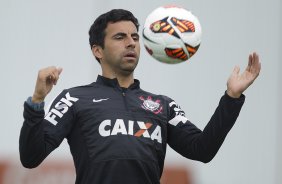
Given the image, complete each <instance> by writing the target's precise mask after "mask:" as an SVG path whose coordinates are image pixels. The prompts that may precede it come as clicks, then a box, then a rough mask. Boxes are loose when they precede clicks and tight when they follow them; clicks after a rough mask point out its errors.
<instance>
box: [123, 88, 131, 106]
mask: <svg viewBox="0 0 282 184" xmlns="http://www.w3.org/2000/svg"><path fill="white" fill-rule="evenodd" d="M126 90H127V89H124V88H122V98H123V103H124V107H125V110H126V111H129V108H128V104H127V99H126Z"/></svg>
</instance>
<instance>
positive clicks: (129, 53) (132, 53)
mask: <svg viewBox="0 0 282 184" xmlns="http://www.w3.org/2000/svg"><path fill="white" fill-rule="evenodd" d="M124 57H127V58H136V57H137V55H136V53H135V52H133V51H130V52H126V53H125V54H124Z"/></svg>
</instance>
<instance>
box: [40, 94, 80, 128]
mask: <svg viewBox="0 0 282 184" xmlns="http://www.w3.org/2000/svg"><path fill="white" fill-rule="evenodd" d="M78 100H79V99H78V98H75V97H71V96H70V93H66V96H65V98H64V97H63V98H62V99H61V100H60V101H59V102H57V103H56V105H55V106H54V108H52V109H51V110H50V111H49V112H48V114H47V115H46V116H45V118H44V119H46V120H47V121H49V122H50V123H52V124H53V125H57V124H58V121H57V120H56V118H62V117H63V116H64V114H65V113H66V112H68V110H69V107H71V106H72V105H73V102H76V101H78Z"/></svg>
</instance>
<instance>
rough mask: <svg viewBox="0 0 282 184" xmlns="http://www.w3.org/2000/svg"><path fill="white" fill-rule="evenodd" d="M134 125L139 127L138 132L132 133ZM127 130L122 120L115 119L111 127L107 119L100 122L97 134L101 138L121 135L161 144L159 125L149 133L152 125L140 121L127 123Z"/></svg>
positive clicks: (110, 122)
mask: <svg viewBox="0 0 282 184" xmlns="http://www.w3.org/2000/svg"><path fill="white" fill-rule="evenodd" d="M134 124H137V125H138V127H139V130H138V131H136V132H135V133H134V130H133V127H134ZM127 125H128V128H126V126H125V122H124V120H123V119H117V120H116V121H115V122H114V124H113V125H112V121H111V120H109V119H106V120H104V121H102V122H101V124H100V125H99V134H100V135H101V136H103V137H108V136H113V135H117V134H122V135H131V136H135V137H141V136H143V137H145V138H150V139H151V140H157V141H158V142H159V143H162V130H161V127H160V126H159V125H157V126H156V127H155V129H154V131H153V132H152V133H151V135H150V133H149V131H148V130H149V129H150V128H153V127H152V125H153V124H152V123H149V122H148V123H145V122H142V121H137V122H134V121H131V120H129V121H127Z"/></svg>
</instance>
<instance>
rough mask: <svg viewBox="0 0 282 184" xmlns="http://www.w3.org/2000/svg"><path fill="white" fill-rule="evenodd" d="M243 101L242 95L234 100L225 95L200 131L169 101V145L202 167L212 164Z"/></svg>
mask: <svg viewBox="0 0 282 184" xmlns="http://www.w3.org/2000/svg"><path fill="white" fill-rule="evenodd" d="M244 101H245V96H244V95H241V97H240V98H238V99H235V98H231V97H229V96H228V95H227V94H226V93H225V94H224V95H223V96H222V97H221V99H220V102H219V105H218V106H217V108H216V110H215V112H214V114H213V115H212V117H211V119H210V121H209V122H208V124H207V125H206V127H205V128H204V130H203V131H201V130H200V129H199V128H197V127H196V126H195V125H194V124H192V123H191V122H190V121H189V120H188V119H187V118H186V117H185V113H184V112H183V111H182V110H181V109H180V107H179V106H178V105H177V104H176V103H175V102H174V101H171V102H170V104H169V108H170V118H169V122H168V144H169V145H170V147H171V148H172V149H174V150H175V151H176V152H178V153H179V154H181V155H182V156H184V157H186V158H189V159H192V160H198V161H201V162H204V163H207V162H209V161H211V160H212V159H213V157H214V156H215V155H216V153H217V151H218V150H219V148H220V146H221V145H222V143H223V141H224V139H225V137H226V135H227V133H228V132H229V131H230V129H231V128H232V126H233V125H234V123H235V121H236V119H237V117H238V116H239V113H240V110H241V107H242V105H243V103H244Z"/></svg>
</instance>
